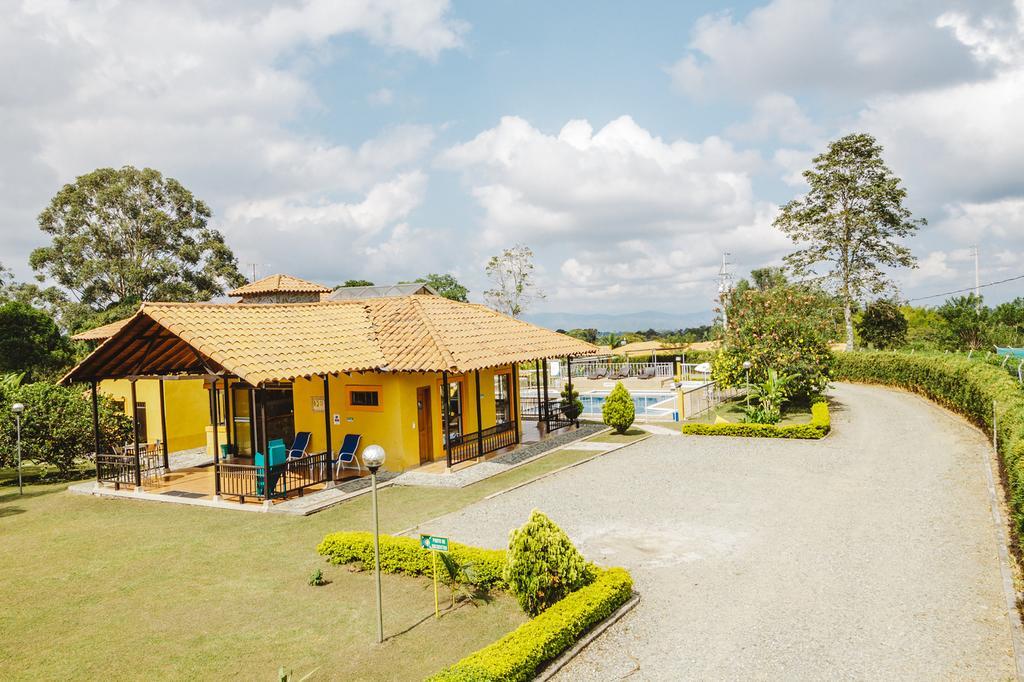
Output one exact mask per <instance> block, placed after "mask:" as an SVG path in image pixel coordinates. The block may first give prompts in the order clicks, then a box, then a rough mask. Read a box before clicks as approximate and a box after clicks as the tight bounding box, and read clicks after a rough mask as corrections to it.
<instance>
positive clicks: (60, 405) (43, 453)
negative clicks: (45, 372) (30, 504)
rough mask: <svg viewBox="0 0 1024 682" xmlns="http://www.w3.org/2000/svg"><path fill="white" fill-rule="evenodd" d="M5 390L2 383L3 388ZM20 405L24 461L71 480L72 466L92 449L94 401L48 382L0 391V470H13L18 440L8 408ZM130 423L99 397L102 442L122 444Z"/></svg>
mask: <svg viewBox="0 0 1024 682" xmlns="http://www.w3.org/2000/svg"><path fill="white" fill-rule="evenodd" d="M5 386H6V383H5ZM17 402H20V403H23V404H24V405H25V412H24V413H23V414H22V415H21V448H22V457H23V458H24V459H27V460H31V461H33V462H37V463H39V464H47V465H51V466H55V467H56V468H57V470H58V472H59V474H60V475H61V476H67V475H69V474H70V473H71V472H72V471H73V469H74V467H75V462H76V461H77V460H79V459H80V458H81V457H83V456H84V455H86V454H87V453H90V452H92V451H93V450H94V449H95V441H94V440H93V430H92V398H91V397H89V396H88V394H86V393H84V392H83V390H82V387H81V386H73V387H65V386H55V385H53V384H48V383H43V382H39V383H34V384H21V385H19V386H15V387H13V388H10V387H7V388H3V389H0V466H11V464H12V463H13V461H14V459H15V440H16V438H17V435H16V428H15V420H14V416H13V415H12V414H11V405H12V404H14V403H17ZM131 428H132V420H131V418H130V417H128V416H126V415H125V414H124V413H123V412H122V411H121V410H119V409H117V408H115V407H114V406H113V403H112V402H111V401H110V400H109V399H108V398H105V397H102V396H101V397H100V437H101V438H102V439H103V442H104V443H123V442H125V441H126V440H128V438H129V437H130V434H131Z"/></svg>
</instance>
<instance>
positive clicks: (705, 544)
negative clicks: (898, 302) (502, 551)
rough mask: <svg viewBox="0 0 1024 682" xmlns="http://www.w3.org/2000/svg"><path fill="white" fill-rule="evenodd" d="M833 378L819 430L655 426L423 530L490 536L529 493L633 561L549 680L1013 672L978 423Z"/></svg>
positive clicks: (497, 541)
mask: <svg viewBox="0 0 1024 682" xmlns="http://www.w3.org/2000/svg"><path fill="white" fill-rule="evenodd" d="M833 396H834V398H835V401H836V403H837V405H836V407H835V409H834V411H833V424H834V426H835V433H833V435H832V436H830V437H829V438H826V439H825V440H823V441H819V442H787V441H768V440H765V441H757V440H742V439H731V438H706V437H705V438H700V437H687V436H683V437H678V436H676V437H671V436H654V437H652V438H650V439H648V440H647V441H645V442H643V443H639V444H637V445H634V446H630V447H627V448H624V449H622V450H619V451H617V452H614V453H611V454H609V455H606V456H604V457H600V458H598V459H596V460H594V461H592V462H590V463H587V464H584V465H582V466H579V467H575V468H573V469H569V470H567V471H565V472H562V473H559V474H557V475H555V476H552V477H549V478H547V479H544V480H541V481H539V482H537V483H534V484H532V485H528V486H526V487H524V488H520V489H518V490H515V491H513V492H511V493H508V494H505V495H501V496H498V497H496V498H494V499H491V500H485V501H482V502H480V503H477V504H474V505H471V506H469V507H467V508H465V509H463V510H462V511H460V512H457V513H454V514H450V515H448V516H446V517H444V518H442V519H440V520H439V521H437V522H433V523H430V524H425V525H424V526H423V528H422V530H423V532H437V533H442V534H445V535H449V536H451V537H452V538H453V539H454V540H457V541H460V542H466V543H470V544H478V545H483V546H489V547H503V546H504V545H505V543H506V541H507V536H508V531H509V529H510V528H512V527H513V526H516V525H519V524H521V523H522V522H523V521H524V520H525V519H526V517H527V515H528V514H529V512H530V510H531V509H533V508H539V509H541V510H543V511H545V512H546V513H548V514H549V515H550V516H551V517H552V518H553V519H554V520H555V521H556V522H557V523H559V524H560V525H561V526H562V527H563V528H564V529H565V530H566V531H567V532H568V533H569V534H570V536H571V537H572V538H573V540H574V541H575V542H576V543H577V545H578V546H579V547H580V549H581V550H582V551H583V553H584V554H585V555H586V556H587V557H589V558H592V559H594V560H596V561H598V562H599V563H602V564H605V565H622V566H625V567H627V568H628V569H630V571H631V572H632V574H633V576H634V578H635V580H636V588H637V590H638V591H639V592H640V593H641V595H642V599H641V601H640V604H639V605H638V606H637V607H636V608H635V609H634V610H633V611H632V612H631V613H629V614H628V615H627V616H626V617H625V618H623V619H622V620H621V621H619V622H618V623H617V624H615V625H614V626H612V627H611V628H610V629H609V630H608V631H607V632H605V634H604V635H602V636H601V637H600V638H599V639H597V640H596V641H595V642H594V643H592V644H591V645H590V646H589V647H588V648H587V649H586V650H584V652H583V653H582V654H581V655H580V656H579V657H578V658H577V659H576V660H574V661H573V662H572V663H571V664H570V665H569V666H568V667H567V668H566V669H564V670H563V671H562V672H561V674H560V679H564V680H580V679H593V680H608V679H618V678H623V677H627V676H630V677H632V678H634V679H680V678H684V679H698V678H713V679H727V678H759V679H779V678H787V679H792V678H800V679H807V678H816V679H822V678H831V679H836V678H840V679H850V678H855V679H868V678H871V679H896V678H903V679H907V678H911V679H951V678H954V679H956V678H959V679H1011V678H1013V677H1014V675H1015V668H1014V659H1013V651H1012V644H1011V639H1010V628H1009V624H1008V619H1007V613H1006V609H1005V604H1006V601H1005V598H1004V595H1003V592H1002V587H1001V579H1000V569H999V563H998V558H997V556H998V555H997V545H996V539H995V537H996V531H995V529H994V524H993V520H992V515H991V512H990V506H989V500H988V497H987V493H986V478H985V470H984V466H985V462H986V461H987V459H986V457H987V454H986V453H987V445H986V442H985V440H984V438H983V437H982V436H981V435H980V434H979V433H978V432H976V431H974V430H973V429H971V428H970V427H968V426H967V425H966V424H964V423H963V422H962V421H960V420H958V419H956V418H955V417H952V416H950V415H948V414H947V413H945V412H943V411H942V410H940V409H938V408H936V407H934V406H932V405H931V404H929V403H927V402H925V401H923V400H921V399H919V398H917V397H915V396H912V395H908V394H904V393H899V392H894V391H890V390H887V389H882V388H875V387H868V386H853V385H842V384H841V385H839V386H837V387H836V388H835V389H834V391H833Z"/></svg>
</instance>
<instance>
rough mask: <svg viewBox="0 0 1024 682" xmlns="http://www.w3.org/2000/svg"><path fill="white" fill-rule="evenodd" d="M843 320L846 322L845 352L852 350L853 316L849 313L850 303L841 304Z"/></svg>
mask: <svg viewBox="0 0 1024 682" xmlns="http://www.w3.org/2000/svg"><path fill="white" fill-rule="evenodd" d="M843 318H844V320H845V321H846V350H847V352H849V351H852V350H853V314H852V313H851V312H850V302H849V301H847V302H846V303H844V304H843Z"/></svg>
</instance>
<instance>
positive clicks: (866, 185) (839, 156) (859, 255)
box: [774, 133, 927, 350]
mask: <svg viewBox="0 0 1024 682" xmlns="http://www.w3.org/2000/svg"><path fill="white" fill-rule="evenodd" d="M803 176H804V179H805V180H806V181H807V184H808V185H809V186H810V190H809V191H808V192H807V194H805V195H804V196H802V197H799V198H797V199H793V200H792V201H790V202H789V203H787V204H786V205H785V206H783V207H782V210H781V211H780V213H779V215H778V217H776V219H775V221H774V225H775V227H777V228H779V229H780V230H782V231H783V232H785V233H786V234H787V235H788V236H789V237H790V239H792V240H793V242H794V243H795V244H796V245H797V246H802V247H803V248H801V249H800V250H799V251H796V252H795V253H792V254H790V255H788V256H787V257H786V259H785V260H786V263H787V265H788V266H789V267H790V269H791V270H792V271H793V273H794V274H795V275H796V276H798V277H808V276H817V275H822V277H823V279H824V282H825V283H826V284H827V285H829V286H831V287H832V288H833V289H834V291H835V292H836V294H837V295H838V296H839V299H840V300H841V302H842V305H843V317H844V320H845V326H846V348H847V350H852V349H853V338H854V337H853V313H852V311H853V307H854V303H855V302H856V301H859V300H861V299H862V298H863V297H864V296H865V295H866V294H869V293H871V294H877V293H880V292H882V291H883V290H885V288H886V284H887V282H888V278H887V276H886V273H885V271H884V270H883V268H894V267H909V268H913V267H917V259H915V258H914V256H913V255H912V254H911V252H910V249H909V248H907V247H906V246H905V245H904V244H903V242H902V240H904V239H906V238H907V237H910V236H911V235H913V234H914V233H915V232H916V231H917V230H918V228H919V227H920V226H922V225H926V224H927V221H926V220H925V219H923V218H919V219H914V218H913V217H912V214H911V212H910V210H909V209H907V208H906V207H905V206H904V201H905V199H906V197H907V192H906V190H905V189H904V188H903V186H902V184H901V180H900V178H898V177H896V176H895V175H894V174H893V172H892V171H891V170H890V169H889V167H888V166H886V164H885V162H884V161H883V160H882V147H881V145H879V144H878V142H877V141H876V140H875V138H874V137H872V136H871V135H867V134H864V133H857V134H852V135H847V136H845V137H842V138H840V139H838V140H835V141H834V142H831V143H830V144H829V145H828V149H827V150H826V151H825V153H823V154H820V155H819V156H817V157H815V158H814V167H813V168H812V169H810V170H807V171H804V173H803ZM819 265H823V266H824V267H825V268H826V269H827V272H825V273H820V272H819V271H818V269H817V266H819Z"/></svg>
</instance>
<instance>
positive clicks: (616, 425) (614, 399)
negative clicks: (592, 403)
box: [601, 381, 636, 433]
mask: <svg viewBox="0 0 1024 682" xmlns="http://www.w3.org/2000/svg"><path fill="white" fill-rule="evenodd" d="M634 419H636V405H634V404H633V398H632V396H630V395H629V391H627V390H626V387H625V386H623V385H622V382H621V381H618V382H616V383H615V388H613V389H612V391H611V393H609V394H608V397H607V398H605V399H604V404H603V405H601V421H603V422H604V423H605V424H607V425H608V426H610V427H612V428H613V429H615V431H616V432H617V433H625V432H626V431H627V430H629V427H630V426H632V425H633V420H634Z"/></svg>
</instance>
